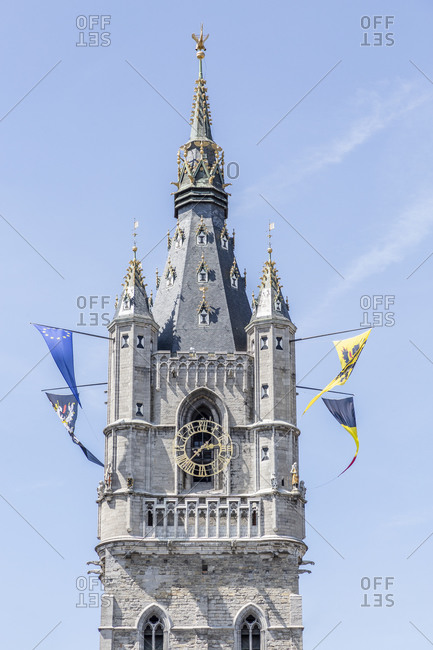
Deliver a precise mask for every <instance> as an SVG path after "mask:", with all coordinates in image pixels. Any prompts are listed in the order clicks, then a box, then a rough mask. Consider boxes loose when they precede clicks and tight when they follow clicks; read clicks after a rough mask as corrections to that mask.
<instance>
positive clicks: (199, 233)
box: [195, 217, 208, 246]
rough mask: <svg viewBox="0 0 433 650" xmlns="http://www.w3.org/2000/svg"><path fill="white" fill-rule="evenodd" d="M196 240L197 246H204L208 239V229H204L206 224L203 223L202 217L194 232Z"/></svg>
mask: <svg viewBox="0 0 433 650" xmlns="http://www.w3.org/2000/svg"><path fill="white" fill-rule="evenodd" d="M195 234H196V238H197V244H198V245H199V246H206V244H207V242H208V239H207V236H208V229H207V227H206V224H205V222H204V219H203V217H200V221H199V224H198V226H197V230H196V231H195Z"/></svg>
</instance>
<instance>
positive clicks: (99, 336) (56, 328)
mask: <svg viewBox="0 0 433 650" xmlns="http://www.w3.org/2000/svg"><path fill="white" fill-rule="evenodd" d="M30 325H39V327H51V328H53V329H55V330H59V329H62V330H65V331H66V332H73V333H74V334H82V335H83V336H94V337H95V338H97V339H107V340H108V341H114V339H113V338H112V337H111V336H101V334H89V333H88V332H79V331H78V330H70V329H68V328H67V327H56V326H55V325H42V324H41V323H32V322H31V323H30Z"/></svg>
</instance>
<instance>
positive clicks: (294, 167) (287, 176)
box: [242, 81, 432, 206]
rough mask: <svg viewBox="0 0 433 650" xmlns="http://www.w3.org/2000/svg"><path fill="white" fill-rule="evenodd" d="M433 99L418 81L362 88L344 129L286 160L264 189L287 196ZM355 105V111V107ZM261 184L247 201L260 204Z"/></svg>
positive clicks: (252, 188) (264, 183)
mask: <svg viewBox="0 0 433 650" xmlns="http://www.w3.org/2000/svg"><path fill="white" fill-rule="evenodd" d="M431 100H432V93H431V91H430V90H429V89H428V90H425V89H424V88H422V87H421V86H420V83H419V82H418V81H416V82H412V81H411V82H408V81H401V82H400V84H399V85H398V87H397V89H395V84H394V91H393V92H392V93H390V91H389V86H388V85H384V86H383V87H382V88H381V89H380V91H379V90H368V91H366V90H363V89H361V90H359V91H358V92H357V95H356V98H355V99H354V100H352V102H351V103H350V104H349V102H348V105H347V112H350V113H351V114H353V113H354V112H355V113H358V116H357V117H355V118H354V119H353V120H352V122H351V123H350V124H347V125H346V126H345V128H344V132H343V133H342V134H341V135H340V136H338V137H336V138H334V139H332V140H331V141H329V142H326V143H323V144H321V145H319V146H318V147H316V148H314V150H313V149H309V150H308V151H307V152H306V153H305V154H304V156H303V157H302V158H301V159H300V160H293V161H290V162H289V163H288V162H287V161H285V163H284V164H283V165H280V166H279V167H277V168H276V169H275V170H274V171H272V173H270V174H268V175H267V176H265V177H264V178H263V179H262V180H261V182H260V187H261V188H263V192H265V193H266V191H268V192H271V195H272V198H273V199H274V200H278V197H279V196H284V197H287V191H288V190H289V189H290V188H292V187H294V186H295V185H297V184H298V183H300V182H301V181H303V180H304V179H305V178H308V177H309V176H311V175H312V174H315V173H317V172H319V171H322V170H324V169H325V168H326V167H329V166H331V165H338V164H340V163H342V162H343V161H344V160H345V158H347V156H349V154H351V153H352V152H354V151H355V150H356V149H357V148H358V147H360V146H361V145H363V144H364V143H366V142H367V141H368V140H370V139H371V138H372V137H373V136H374V135H375V134H377V133H379V132H380V131H382V130H383V129H385V128H386V127H388V126H389V125H391V124H392V123H393V122H395V121H396V120H398V119H400V118H402V117H404V116H405V115H407V114H409V113H410V112H411V111H413V110H414V109H416V108H418V107H419V106H421V105H422V104H424V103H425V102H427V101H431ZM354 107H355V110H354ZM257 197H258V194H257V184H256V183H255V184H254V185H253V186H250V187H248V188H246V190H245V194H244V200H243V201H242V204H243V206H245V203H247V204H248V205H249V204H250V203H255V204H257V200H258V199H257Z"/></svg>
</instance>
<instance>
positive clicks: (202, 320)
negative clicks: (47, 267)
mask: <svg viewBox="0 0 433 650" xmlns="http://www.w3.org/2000/svg"><path fill="white" fill-rule="evenodd" d="M198 318H199V320H198V322H199V325H207V324H208V323H209V314H208V312H207V310H206V309H202V310H201V311H200V312H199V314H198Z"/></svg>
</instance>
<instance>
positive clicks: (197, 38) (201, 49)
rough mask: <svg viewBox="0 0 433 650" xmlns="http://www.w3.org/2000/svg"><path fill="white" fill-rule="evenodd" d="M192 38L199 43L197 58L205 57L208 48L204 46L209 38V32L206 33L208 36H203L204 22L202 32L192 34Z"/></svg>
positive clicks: (196, 47)
mask: <svg viewBox="0 0 433 650" xmlns="http://www.w3.org/2000/svg"><path fill="white" fill-rule="evenodd" d="M191 36H192V38H193V39H194V40H195V42H196V43H197V45H196V46H195V49H196V52H197V58H198V59H204V53H205V52H206V48H205V46H204V44H205V41H207V39H208V38H209V34H206V36H203V23H202V25H201V28H200V34H199V35H197V34H191Z"/></svg>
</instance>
